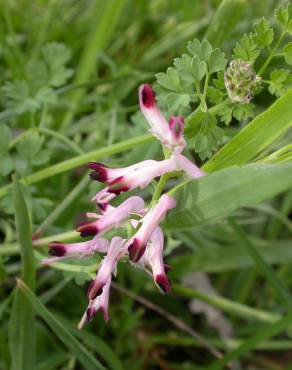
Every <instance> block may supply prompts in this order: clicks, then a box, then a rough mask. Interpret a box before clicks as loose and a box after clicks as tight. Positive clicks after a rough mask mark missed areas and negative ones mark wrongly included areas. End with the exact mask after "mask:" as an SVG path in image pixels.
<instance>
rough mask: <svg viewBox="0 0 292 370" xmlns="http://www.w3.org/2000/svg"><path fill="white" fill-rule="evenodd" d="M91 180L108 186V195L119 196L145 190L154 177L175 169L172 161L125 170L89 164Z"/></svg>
mask: <svg viewBox="0 0 292 370" xmlns="http://www.w3.org/2000/svg"><path fill="white" fill-rule="evenodd" d="M89 168H91V169H92V170H94V172H92V173H91V178H92V179H94V180H98V181H101V182H106V183H107V184H108V191H109V192H110V193H115V194H119V193H121V192H124V191H129V190H132V189H135V188H137V187H140V188H145V187H146V186H147V185H148V184H149V183H150V182H151V181H152V180H153V179H154V178H155V177H159V176H162V175H163V174H165V173H166V172H172V171H174V170H175V169H176V163H175V160H174V159H165V160H163V161H154V160H147V161H143V162H139V163H137V164H135V165H133V166H129V167H125V168H114V169H110V168H108V167H106V166H105V165H102V164H101V163H90V164H89Z"/></svg>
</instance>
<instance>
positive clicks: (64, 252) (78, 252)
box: [42, 236, 110, 264]
mask: <svg viewBox="0 0 292 370" xmlns="http://www.w3.org/2000/svg"><path fill="white" fill-rule="evenodd" d="M109 245H110V243H109V241H108V240H106V239H104V238H100V237H99V236H96V237H95V238H93V239H92V240H89V241H86V242H81V243H60V242H51V243H49V248H50V250H49V254H50V255H51V256H54V257H52V258H47V259H45V260H43V261H42V263H43V264H49V263H53V262H56V261H58V260H60V259H63V258H67V257H80V258H81V257H86V256H90V255H92V254H93V253H97V252H100V253H105V252H107V250H108V248H109Z"/></svg>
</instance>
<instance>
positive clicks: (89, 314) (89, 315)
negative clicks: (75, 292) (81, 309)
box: [86, 307, 96, 322]
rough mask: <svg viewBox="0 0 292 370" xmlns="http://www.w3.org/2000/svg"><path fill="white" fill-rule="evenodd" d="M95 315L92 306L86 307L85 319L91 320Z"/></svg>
mask: <svg viewBox="0 0 292 370" xmlns="http://www.w3.org/2000/svg"><path fill="white" fill-rule="evenodd" d="M95 315H96V310H95V308H94V307H88V308H87V310H86V321H87V322H91V321H92V320H93V318H94V316H95Z"/></svg>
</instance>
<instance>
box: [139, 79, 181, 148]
mask: <svg viewBox="0 0 292 370" xmlns="http://www.w3.org/2000/svg"><path fill="white" fill-rule="evenodd" d="M139 102H140V109H141V111H142V113H143V115H144V117H145V118H146V120H147V121H148V122H149V124H150V126H151V129H150V131H151V132H152V134H153V135H154V136H156V137H157V138H158V139H159V140H160V141H161V143H162V144H163V145H164V146H165V147H167V148H169V149H171V150H172V151H174V152H175V153H181V152H182V150H183V149H184V147H185V146H186V142H185V140H184V138H183V130H184V120H183V118H182V117H171V118H170V120H169V122H167V121H166V119H165V118H164V116H163V114H162V113H161V112H160V110H159V108H158V107H157V105H156V101H155V95H154V92H153V90H152V88H151V86H150V85H148V84H144V85H141V86H140V88H139Z"/></svg>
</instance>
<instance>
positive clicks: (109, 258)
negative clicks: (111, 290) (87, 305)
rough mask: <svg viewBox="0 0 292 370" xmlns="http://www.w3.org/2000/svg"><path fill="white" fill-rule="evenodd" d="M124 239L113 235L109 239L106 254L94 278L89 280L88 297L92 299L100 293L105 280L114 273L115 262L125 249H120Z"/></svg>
mask: <svg viewBox="0 0 292 370" xmlns="http://www.w3.org/2000/svg"><path fill="white" fill-rule="evenodd" d="M124 242H125V240H124V239H122V238H120V237H118V236H115V237H114V238H113V239H112V240H111V244H110V247H109V249H108V252H107V254H106V256H105V257H104V259H103V261H102V262H101V264H100V267H99V269H98V272H97V274H96V278H95V279H94V280H93V281H92V282H91V284H90V286H89V289H88V297H89V299H91V300H93V299H95V298H96V297H97V296H99V295H101V294H102V292H103V288H104V286H105V285H106V283H107V281H108V280H109V279H111V276H112V274H115V272H116V267H117V262H118V260H119V258H121V257H122V256H123V255H124V254H125V251H124V250H123V249H122V246H123V244H124Z"/></svg>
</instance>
